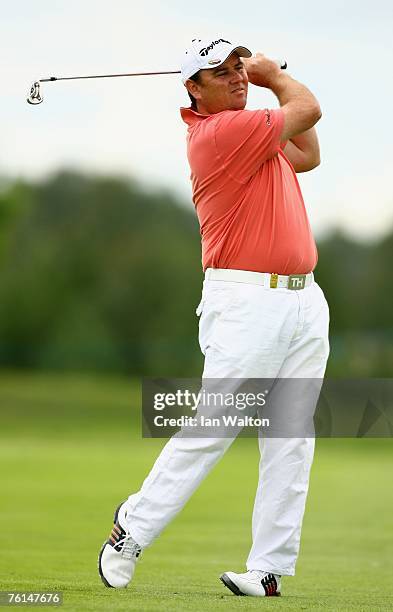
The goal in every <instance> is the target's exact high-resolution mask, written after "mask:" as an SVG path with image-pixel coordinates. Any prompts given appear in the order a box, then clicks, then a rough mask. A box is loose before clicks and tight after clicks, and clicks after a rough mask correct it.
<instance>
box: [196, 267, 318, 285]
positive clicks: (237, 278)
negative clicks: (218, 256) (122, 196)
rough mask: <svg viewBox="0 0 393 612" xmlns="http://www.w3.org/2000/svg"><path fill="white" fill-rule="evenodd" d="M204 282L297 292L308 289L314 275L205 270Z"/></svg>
mask: <svg viewBox="0 0 393 612" xmlns="http://www.w3.org/2000/svg"><path fill="white" fill-rule="evenodd" d="M205 279H206V280H217V281H231V282H235V283H251V284H254V285H262V286H263V287H269V288H270V289H291V290H294V291H299V290H300V289H305V288H306V287H309V286H310V285H311V284H312V282H313V280H314V274H313V273H312V272H310V273H309V274H290V275H289V276H284V275H282V274H271V273H269V272H250V271H249V270H230V269H227V268H207V269H206V272H205Z"/></svg>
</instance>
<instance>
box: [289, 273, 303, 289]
mask: <svg viewBox="0 0 393 612" xmlns="http://www.w3.org/2000/svg"><path fill="white" fill-rule="evenodd" d="M306 276H307V274H290V275H289V276H288V289H291V290H292V291H298V290H299V289H304V287H305V286H306Z"/></svg>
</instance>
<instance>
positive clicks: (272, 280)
mask: <svg viewBox="0 0 393 612" xmlns="http://www.w3.org/2000/svg"><path fill="white" fill-rule="evenodd" d="M277 285H278V274H271V275H270V289H277Z"/></svg>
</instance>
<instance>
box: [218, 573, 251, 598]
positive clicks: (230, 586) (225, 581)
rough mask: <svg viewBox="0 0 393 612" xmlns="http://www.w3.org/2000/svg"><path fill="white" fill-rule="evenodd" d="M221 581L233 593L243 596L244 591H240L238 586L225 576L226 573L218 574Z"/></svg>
mask: <svg viewBox="0 0 393 612" xmlns="http://www.w3.org/2000/svg"><path fill="white" fill-rule="evenodd" d="M220 580H221V582H222V583H223V584H224V586H226V587H227V588H228V589H229V590H230V591H232V593H234V595H240V596H245V593H242V592H241V590H240V589H239V587H238V586H236V584H235V583H234V582H232V580H231V579H230V578H229V576H227V574H223V575H222V576H220Z"/></svg>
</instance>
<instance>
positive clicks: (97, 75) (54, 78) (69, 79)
mask: <svg viewBox="0 0 393 612" xmlns="http://www.w3.org/2000/svg"><path fill="white" fill-rule="evenodd" d="M156 74H180V70H167V71H165V72H128V73H124V74H94V75H89V76H72V77H54V76H52V77H49V78H47V79H39V81H40V83H49V82H52V81H74V80H76V79H111V78H113V77H130V76H150V75H156Z"/></svg>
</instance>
